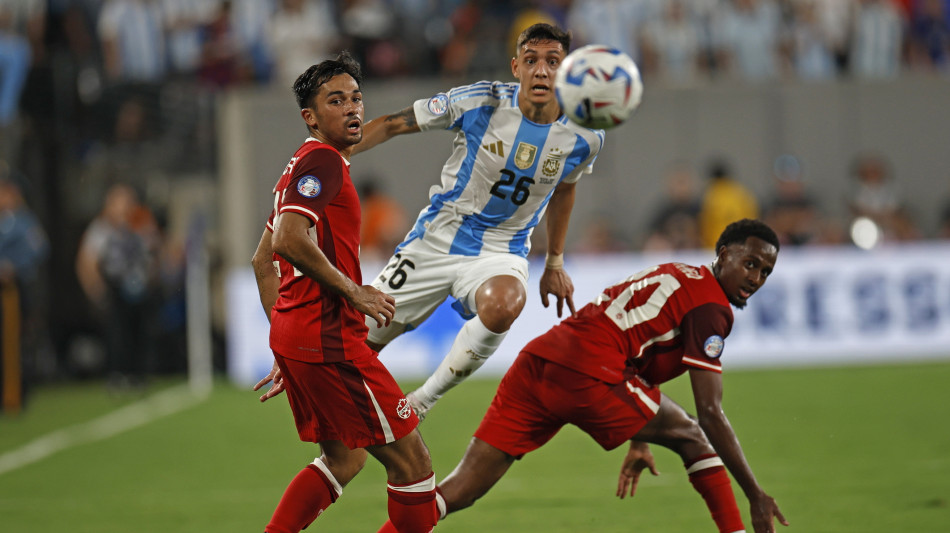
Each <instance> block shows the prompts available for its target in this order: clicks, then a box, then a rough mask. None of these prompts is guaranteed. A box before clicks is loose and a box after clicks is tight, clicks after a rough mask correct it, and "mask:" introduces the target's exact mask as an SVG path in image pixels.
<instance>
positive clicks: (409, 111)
mask: <svg viewBox="0 0 950 533" xmlns="http://www.w3.org/2000/svg"><path fill="white" fill-rule="evenodd" d="M395 120H402V121H403V124H404V125H405V126H406V127H407V128H415V127H416V112H415V110H414V109H413V108H412V106H409V107H407V108H405V109H403V110H402V111H398V112H396V113H393V114H392V115H389V116H388V117H386V122H392V121H395Z"/></svg>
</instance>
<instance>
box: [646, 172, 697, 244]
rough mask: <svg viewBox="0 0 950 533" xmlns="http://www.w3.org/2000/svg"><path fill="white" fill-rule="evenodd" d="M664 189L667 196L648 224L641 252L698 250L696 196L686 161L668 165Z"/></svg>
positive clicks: (693, 175)
mask: <svg viewBox="0 0 950 533" xmlns="http://www.w3.org/2000/svg"><path fill="white" fill-rule="evenodd" d="M664 185H665V187H666V188H665V194H666V196H665V197H664V198H663V199H661V200H660V202H659V208H658V209H657V210H656V213H655V214H654V215H653V219H652V222H650V233H649V235H648V236H647V238H646V241H645V242H644V244H643V249H644V251H651V252H652V251H671V250H697V249H699V248H700V247H701V246H702V242H701V240H700V233H699V194H698V191H697V188H696V187H697V185H696V175H695V172H693V168H692V166H691V165H689V164H688V163H687V162H685V161H676V162H673V163H672V164H670V165H669V167H668V168H667V170H666V175H665V176H664Z"/></svg>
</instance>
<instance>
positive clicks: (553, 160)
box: [541, 148, 564, 178]
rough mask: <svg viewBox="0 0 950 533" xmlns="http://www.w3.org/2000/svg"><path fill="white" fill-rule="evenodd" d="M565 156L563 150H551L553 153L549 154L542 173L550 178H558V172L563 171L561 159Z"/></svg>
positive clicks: (542, 167) (542, 165)
mask: <svg viewBox="0 0 950 533" xmlns="http://www.w3.org/2000/svg"><path fill="white" fill-rule="evenodd" d="M563 156H564V152H562V151H561V150H558V149H557V148H555V149H553V150H551V153H549V154H548V158H547V159H545V160H544V163H542V164H541V173H542V174H544V175H545V176H547V177H549V178H553V177H554V176H556V175H557V173H558V171H559V170H561V158H562V157H563Z"/></svg>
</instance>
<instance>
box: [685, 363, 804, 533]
mask: <svg viewBox="0 0 950 533" xmlns="http://www.w3.org/2000/svg"><path fill="white" fill-rule="evenodd" d="M689 378H690V383H691V384H692V387H693V398H694V400H695V401H696V413H697V417H698V418H699V425H700V427H702V429H703V431H704V432H705V433H706V436H707V437H708V438H709V442H710V443H711V444H712V445H713V448H715V449H716V453H717V454H719V458H720V459H722V462H723V463H724V464H725V465H726V468H727V469H729V473H730V474H732V476H733V477H734V478H735V479H736V482H737V483H738V484H739V486H740V487H742V491H743V492H744V493H745V495H746V498H748V500H749V505H750V511H751V514H752V528H753V530H754V531H755V533H774V532H775V520H776V519H777V520H778V521H779V523H781V524H782V525H784V526H787V525H788V521H787V520H785V516H783V515H782V511H781V510H779V508H778V504H777V503H776V502H775V499H774V498H772V497H771V496H769V495H768V494H766V493H765V491H764V490H762V488H761V487H760V486H759V483H758V481H756V479H755V475H753V474H752V468H751V467H750V466H749V463H748V461H746V458H745V454H744V453H743V452H742V446H740V445H739V439H738V438H737V437H736V434H735V431H733V429H732V425H731V424H730V423H729V420H728V419H727V418H726V414H725V412H723V410H722V374H720V373H718V372H712V371H708V370H700V369H697V368H694V369H691V370H690V371H689Z"/></svg>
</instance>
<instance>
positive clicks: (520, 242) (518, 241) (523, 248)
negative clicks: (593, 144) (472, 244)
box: [508, 135, 590, 257]
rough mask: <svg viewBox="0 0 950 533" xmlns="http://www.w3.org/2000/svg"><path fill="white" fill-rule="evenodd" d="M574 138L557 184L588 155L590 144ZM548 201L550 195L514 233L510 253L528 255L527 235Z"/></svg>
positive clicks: (535, 224)
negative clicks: (522, 227) (529, 219)
mask: <svg viewBox="0 0 950 533" xmlns="http://www.w3.org/2000/svg"><path fill="white" fill-rule="evenodd" d="M574 138H575V141H574V149H573V150H571V155H569V156H567V159H566V160H565V161H564V172H563V173H562V174H561V178H560V179H559V180H558V185H560V183H561V181H564V177H565V176H567V175H568V174H570V171H572V170H574V169H576V168H577V166H578V165H580V164H582V163H583V162H584V160H585V159H587V158H588V156H590V144H588V143H587V141H585V140H584V138H583V137H581V136H580V135H575V136H574ZM551 194H554V193H551ZM549 201H551V197H550V196H548V197H547V198H545V199H544V202H543V203H542V204H541V206H540V207H539V208H538V210H537V211H536V212H535V213H534V218H532V219H531V222H529V223H528V225H527V226H525V228H524V229H522V230H521V231H519V232H517V233H515V235H514V237H513V238H512V239H511V242H510V243H509V246H508V249H509V250H511V253H513V254H515V255H520V256H521V257H525V256H527V255H528V237H529V236H530V235H531V230H532V228H534V227H535V226H537V225H538V222H540V215H541V213H543V212H544V209H545V208H546V207H547V205H548V202H549Z"/></svg>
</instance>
